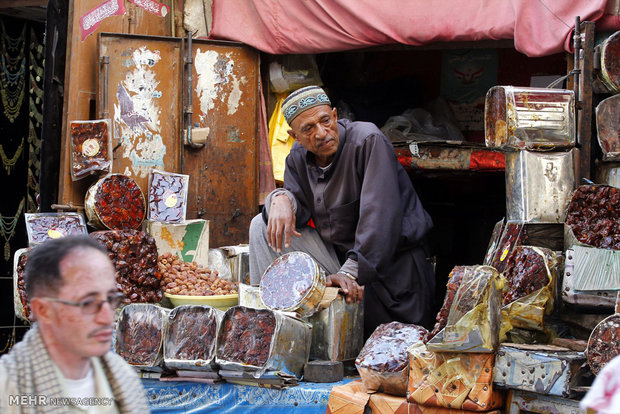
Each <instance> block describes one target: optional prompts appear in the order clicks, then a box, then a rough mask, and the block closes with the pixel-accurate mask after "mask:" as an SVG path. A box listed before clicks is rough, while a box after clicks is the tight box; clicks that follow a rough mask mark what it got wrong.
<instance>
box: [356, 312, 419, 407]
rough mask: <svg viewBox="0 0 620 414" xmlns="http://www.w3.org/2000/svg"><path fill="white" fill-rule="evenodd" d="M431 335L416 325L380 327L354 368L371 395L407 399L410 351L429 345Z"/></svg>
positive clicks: (369, 340)
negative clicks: (419, 345) (380, 392)
mask: <svg viewBox="0 0 620 414" xmlns="http://www.w3.org/2000/svg"><path fill="white" fill-rule="evenodd" d="M427 336H428V331H427V330H426V329H425V328H423V327H421V326H417V325H409V324H405V323H401V322H390V323H384V324H382V325H379V327H377V329H375V331H374V332H373V333H372V335H370V338H368V340H367V341H366V343H365V344H364V347H363V348H362V351H361V352H360V354H359V355H358V357H357V358H356V359H355V366H356V367H357V370H358V372H359V374H360V376H361V377H362V382H363V383H364V386H365V387H366V389H367V390H368V391H371V392H373V391H382V392H385V393H388V394H394V395H403V396H404V395H405V394H406V392H407V367H408V366H409V365H408V364H409V355H408V354H407V349H408V348H409V347H410V346H411V345H413V344H415V343H417V342H419V341H426V338H427Z"/></svg>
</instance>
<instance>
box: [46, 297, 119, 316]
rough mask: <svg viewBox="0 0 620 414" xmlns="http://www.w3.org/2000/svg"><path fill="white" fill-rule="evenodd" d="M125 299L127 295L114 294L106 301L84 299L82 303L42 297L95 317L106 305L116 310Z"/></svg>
mask: <svg viewBox="0 0 620 414" xmlns="http://www.w3.org/2000/svg"><path fill="white" fill-rule="evenodd" d="M123 298H125V295H123V294H122V293H120V292H119V293H114V294H112V295H108V297H107V298H106V299H105V300H95V299H84V300H83V301H81V302H72V301H70V300H63V299H58V298H50V297H42V298H41V299H46V300H49V301H52V302H58V303H62V304H63V305H68V306H77V307H79V308H80V309H81V310H82V313H83V314H85V315H94V314H96V313H99V311H100V310H101V307H102V306H103V304H104V303H106V302H107V303H109V304H110V307H111V308H112V309H116V308H117V307H118V305H120V304H121V301H122V300H123Z"/></svg>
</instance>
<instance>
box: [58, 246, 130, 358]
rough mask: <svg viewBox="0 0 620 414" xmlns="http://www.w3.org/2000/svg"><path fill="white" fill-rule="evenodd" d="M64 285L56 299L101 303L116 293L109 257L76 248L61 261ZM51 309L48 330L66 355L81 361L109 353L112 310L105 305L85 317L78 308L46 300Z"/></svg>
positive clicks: (112, 318) (112, 321)
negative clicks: (79, 358) (78, 358)
mask: <svg viewBox="0 0 620 414" xmlns="http://www.w3.org/2000/svg"><path fill="white" fill-rule="evenodd" d="M60 273H61V275H62V278H63V286H62V287H61V288H60V290H59V292H58V295H57V296H56V297H57V298H58V299H62V300H66V301H71V302H82V301H84V300H87V299H88V300H95V301H102V300H105V299H106V298H107V297H108V296H110V295H113V294H115V293H117V292H118V290H117V288H116V277H115V270H114V266H113V265H112V263H111V262H110V259H109V258H108V256H107V255H106V254H104V253H102V252H100V251H98V250H95V249H92V248H85V249H77V250H74V251H72V252H71V253H70V254H69V255H68V256H66V257H65V258H64V259H62V260H61V261H60ZM46 302H47V303H48V304H49V306H52V307H53V309H51V312H50V317H49V319H48V320H47V321H48V322H49V323H50V324H51V326H50V327H51V329H50V331H51V332H52V335H53V336H54V338H53V340H55V341H56V343H57V344H58V345H59V346H60V347H62V349H63V350H64V351H66V354H67V355H73V356H77V357H81V358H90V357H92V356H101V355H104V354H105V353H107V352H108V351H109V350H110V346H111V342H112V332H113V328H114V309H112V308H111V306H110V304H109V303H104V304H103V305H102V306H101V308H100V309H99V311H98V312H97V313H95V314H90V315H89V314H85V313H83V312H82V309H81V308H80V307H77V306H69V305H66V304H62V303H58V302H52V301H46Z"/></svg>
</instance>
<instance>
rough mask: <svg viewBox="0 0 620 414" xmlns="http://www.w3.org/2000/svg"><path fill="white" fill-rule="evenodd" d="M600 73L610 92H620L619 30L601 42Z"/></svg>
mask: <svg viewBox="0 0 620 414" xmlns="http://www.w3.org/2000/svg"><path fill="white" fill-rule="evenodd" d="M601 75H602V78H603V83H604V84H605V86H607V88H608V89H609V91H610V92H611V93H620V31H618V32H616V33H614V34H612V35H611V36H609V37H608V38H607V39H605V41H604V42H603V43H602V44H601Z"/></svg>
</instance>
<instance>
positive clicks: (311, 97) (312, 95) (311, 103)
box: [282, 85, 332, 125]
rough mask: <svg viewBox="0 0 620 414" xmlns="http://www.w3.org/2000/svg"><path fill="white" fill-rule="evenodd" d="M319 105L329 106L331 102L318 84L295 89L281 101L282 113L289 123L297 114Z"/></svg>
mask: <svg viewBox="0 0 620 414" xmlns="http://www.w3.org/2000/svg"><path fill="white" fill-rule="evenodd" d="M319 105H329V106H331V105H332V103H331V101H330V100H329V98H328V97H327V94H326V93H325V91H324V90H323V88H321V87H320V86H316V85H313V86H306V87H304V88H301V89H297V90H296V91H294V92H292V93H291V94H290V95H289V96H287V97H286V99H285V100H284V102H283V103H282V114H284V118H285V119H286V122H288V124H289V125H290V124H291V122H292V121H293V119H295V118H297V116H298V115H299V114H301V113H302V112H304V111H305V110H308V109H310V108H313V107H315V106H319Z"/></svg>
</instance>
